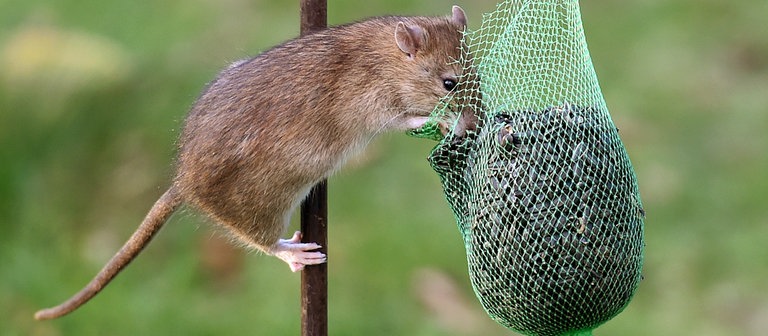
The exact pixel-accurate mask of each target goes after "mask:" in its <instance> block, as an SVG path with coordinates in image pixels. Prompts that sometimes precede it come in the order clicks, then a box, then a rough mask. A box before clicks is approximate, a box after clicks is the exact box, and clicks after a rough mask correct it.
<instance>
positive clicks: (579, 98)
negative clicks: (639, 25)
mask: <svg viewBox="0 0 768 336" xmlns="http://www.w3.org/2000/svg"><path fill="white" fill-rule="evenodd" d="M465 40H466V45H467V49H466V51H467V52H466V53H465V54H466V56H465V57H464V59H463V60H460V62H463V65H464V67H465V76H464V78H462V81H461V84H460V87H459V89H458V90H456V91H455V92H454V93H453V94H452V95H451V96H450V97H448V98H447V99H446V100H445V102H444V103H443V104H441V105H440V106H439V107H438V108H436V110H435V112H433V121H434V122H433V123H430V124H428V126H425V127H424V128H422V129H421V130H419V131H417V132H414V135H416V136H422V137H431V138H441V140H440V143H439V144H438V145H437V146H436V147H435V149H434V150H433V151H432V153H431V154H430V156H429V162H430V164H431V165H432V167H433V168H434V169H435V171H437V173H438V174H439V176H440V180H441V182H442V184H443V188H444V191H445V194H446V198H447V199H448V203H449V205H450V207H451V208H452V210H453V211H454V213H455V215H456V219H457V222H458V226H459V229H460V231H461V234H462V236H463V238H464V243H465V247H466V250H467V258H468V262H469V274H470V280H471V282H472V285H473V287H474V290H475V292H476V294H477V296H478V298H479V299H480V301H481V303H482V305H483V307H484V308H485V310H486V311H487V312H488V314H489V315H490V316H491V317H492V318H493V319H494V320H496V321H497V322H499V323H500V324H502V325H504V326H506V327H508V328H511V329H513V330H515V331H518V332H520V333H523V334H526V335H581V334H583V335H590V334H591V330H593V329H594V328H596V327H597V326H599V325H600V324H602V323H604V322H605V321H607V320H609V319H610V318H612V317H613V316H615V315H616V314H618V313H619V312H620V311H621V310H622V309H624V307H625V306H626V305H627V304H628V303H629V301H630V299H631V297H632V295H633V294H634V292H635V290H636V288H637V286H638V284H639V282H640V279H641V269H642V264H643V248H644V243H643V218H644V210H643V208H642V204H641V201H640V196H639V193H638V186H637V180H636V177H635V174H634V171H633V169H632V165H631V163H630V161H629V158H628V156H627V153H626V151H625V149H624V146H623V144H622V142H621V140H620V139H619V135H618V130H617V129H616V127H615V126H614V124H613V122H612V120H611V118H610V115H609V114H608V110H607V108H606V105H605V101H604V99H603V96H602V93H601V92H600V87H599V85H598V82H597V77H596V75H595V71H594V68H593V66H592V61H591V59H590V56H589V52H588V50H587V44H586V40H585V36H584V32H583V28H582V24H581V16H580V10H579V5H578V1H569V0H551V1H544V0H539V1H505V2H503V3H501V4H500V5H499V6H498V7H497V9H496V10H495V11H494V12H492V13H490V14H487V15H485V16H484V18H483V23H482V27H481V28H480V29H478V30H476V31H471V32H467V33H466V35H465ZM468 116H469V117H468ZM445 120H452V121H454V123H453V124H452V125H453V127H452V130H450V131H449V132H447V134H445V135H444V136H443V134H442V133H441V132H440V127H438V126H437V125H438V123H439V122H445ZM462 120H463V121H462ZM468 120H469V121H468ZM470 121H471V122H470ZM471 125H474V127H471Z"/></svg>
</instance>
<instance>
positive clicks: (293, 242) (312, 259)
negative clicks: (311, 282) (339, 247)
mask: <svg viewBox="0 0 768 336" xmlns="http://www.w3.org/2000/svg"><path fill="white" fill-rule="evenodd" d="M321 247H322V246H320V245H317V244H315V243H302V242H301V232H299V231H296V233H294V234H293V237H291V239H280V240H278V241H277V243H275V245H273V246H272V249H271V250H270V254H272V255H274V256H275V257H278V258H280V260H282V261H285V262H286V263H288V266H289V267H290V268H291V271H293V272H298V271H301V270H303V269H304V266H306V265H317V264H322V263H324V262H325V261H326V257H325V253H322V252H318V251H315V252H311V251H312V250H317V249H319V248H321Z"/></svg>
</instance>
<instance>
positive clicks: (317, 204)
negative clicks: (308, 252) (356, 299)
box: [301, 0, 328, 336]
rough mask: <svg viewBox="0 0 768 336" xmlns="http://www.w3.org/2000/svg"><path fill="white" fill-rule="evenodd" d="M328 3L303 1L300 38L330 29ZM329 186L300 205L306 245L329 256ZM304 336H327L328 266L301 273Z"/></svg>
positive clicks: (322, 184) (321, 185)
mask: <svg viewBox="0 0 768 336" xmlns="http://www.w3.org/2000/svg"><path fill="white" fill-rule="evenodd" d="M327 13H328V5H327V0H301V35H302V36H303V35H306V34H309V33H311V32H313V31H316V30H319V29H323V28H325V27H326V26H327V25H328V19H327V17H328V16H327ZM327 228H328V183H327V181H326V180H323V181H322V182H320V183H318V184H317V185H316V186H314V187H313V188H312V191H310V192H309V196H307V199H306V200H304V202H303V203H302V204H301V232H302V240H303V241H304V242H314V243H317V244H319V245H320V246H322V249H321V251H322V252H323V253H325V254H326V255H327V254H328V231H327ZM301 335H302V336H327V335H328V266H327V264H320V265H310V266H306V267H305V268H304V271H302V272H301Z"/></svg>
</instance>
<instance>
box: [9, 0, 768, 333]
mask: <svg viewBox="0 0 768 336" xmlns="http://www.w3.org/2000/svg"><path fill="white" fill-rule="evenodd" d="M298 2H299V1H264V0H262V1H256V0H252V1H246V0H218V1H213V0H188V1H162V0H161V1H144V2H136V1H125V0H116V1H83V0H57V1H51V0H25V1H19V0H17V1H13V0H11V1H10V2H9V1H7V0H6V1H3V2H1V3H0V335H40V336H47V335H171V334H174V335H297V334H298V333H299V323H298V322H299V314H300V311H299V279H300V277H299V275H298V274H293V273H290V272H289V270H288V268H287V267H286V266H285V265H284V264H282V263H281V262H279V261H277V260H276V259H275V258H271V257H266V256H263V255H260V254H256V253H247V252H245V251H243V250H241V249H237V248H232V247H230V246H229V244H227V240H228V239H227V238H222V235H221V234H220V233H218V232H217V231H216V229H214V228H212V226H211V225H210V224H209V223H208V222H207V221H206V220H205V219H204V218H201V216H199V215H196V214H195V212H194V211H193V210H190V209H187V210H185V211H182V212H180V213H179V214H177V215H176V216H174V217H173V218H172V220H171V221H170V222H169V223H168V225H167V226H166V228H165V229H164V230H163V231H162V232H161V233H160V235H159V236H158V238H157V239H156V240H155V241H154V242H153V243H152V244H151V245H150V246H149V247H148V248H147V250H145V252H144V253H143V254H142V255H141V256H140V257H139V258H138V259H137V260H136V261H135V262H134V263H133V264H132V265H131V266H130V267H129V268H128V269H127V270H126V271H125V272H124V273H123V274H121V275H120V276H119V277H118V278H117V279H116V280H115V281H114V282H113V283H112V284H111V285H110V287H109V288H108V289H107V290H105V291H104V292H103V293H102V294H100V295H99V296H98V297H96V299H94V300H93V301H92V302H90V303H89V304H87V305H85V306H84V307H83V308H82V309H80V310H79V311H77V312H76V313H74V314H73V315H70V316H68V317H66V318H63V319H60V320H55V321H47V322H36V321H34V320H33V319H32V314H33V312H34V311H35V310H37V309H38V308H42V307H47V306H50V305H54V304H57V303H59V302H60V301H62V300H64V299H65V298H67V297H69V295H71V294H73V293H74V292H75V291H76V290H79V289H80V288H81V287H82V286H83V285H84V284H85V283H86V282H87V281H88V280H90V278H91V277H92V276H93V275H94V274H95V273H96V272H97V271H98V270H99V268H100V267H101V266H102V265H103V263H104V262H105V261H106V260H107V259H108V258H109V257H110V256H111V255H112V254H113V253H114V252H115V251H117V249H118V248H119V247H120V245H121V244H122V243H123V241H124V240H125V239H127V237H128V236H129V235H130V233H131V232H132V231H133V230H134V229H135V227H136V226H137V225H138V223H139V222H140V221H141V219H142V218H143V217H144V215H145V213H146V211H147V210H148V209H149V207H150V206H151V205H152V203H153V202H154V201H155V199H156V197H158V196H159V195H160V194H161V193H162V191H163V190H164V189H165V188H166V187H167V185H168V182H169V180H170V178H171V174H172V171H173V155H174V150H175V147H174V146H175V139H176V137H177V135H178V132H179V128H180V126H181V122H182V120H183V118H184V115H185V113H186V111H187V108H188V107H189V106H190V105H191V104H192V102H193V101H194V99H195V97H196V95H197V94H198V92H199V91H200V90H201V89H202V88H203V86H204V85H205V83H206V82H207V81H209V80H211V79H212V78H213V77H214V76H215V75H216V73H217V71H218V70H219V69H221V68H222V67H224V66H226V65H227V64H228V63H229V62H232V61H235V60H237V59H240V58H244V57H248V56H250V55H255V54H257V53H259V52H260V51H262V50H265V49H266V48H268V47H270V46H272V45H275V44H277V43H280V42H281V41H284V40H286V39H289V38H292V37H294V36H295V35H297V33H298V29H297V26H298V20H299V19H298ZM452 4H454V3H453V2H446V1H439V0H420V1H412V0H407V1H406V0H388V1H368V2H365V3H363V2H360V1H352V0H343V1H336V0H331V1H329V22H330V23H331V24H340V23H344V22H349V21H353V20H358V19H361V18H363V17H367V16H374V15H382V14H392V13H397V14H409V15H447V14H448V13H449V12H450V5H452ZM458 4H459V5H461V6H463V7H464V9H465V10H466V12H467V14H468V16H469V20H470V28H476V27H478V26H479V24H480V19H481V13H483V12H489V11H491V10H492V9H493V8H494V6H495V2H494V1H488V0H484V1H477V0H473V1H464V2H458ZM582 11H583V20H584V23H585V29H586V33H587V39H588V42H589V44H590V49H591V53H592V57H593V61H594V63H595V67H596V69H597V73H598V77H599V79H600V83H601V86H602V88H603V93H604V95H605V98H606V100H607V103H608V106H609V108H610V111H611V113H612V115H613V118H614V121H615V123H616V124H617V126H618V127H619V128H620V129H621V134H622V137H623V140H624V142H625V145H626V147H627V149H628V151H629V153H630V156H631V158H632V160H633V163H634V164H635V168H636V171H637V175H638V177H639V181H640V189H641V192H642V196H643V200H644V203H645V207H646V210H647V214H648V215H647V218H646V240H647V248H646V263H645V271H644V272H645V280H644V281H643V283H642V284H641V287H640V289H639V292H638V293H637V295H636V297H635V299H634V301H633V302H632V303H631V304H630V305H629V307H628V308H627V309H626V310H625V311H624V312H623V313H622V314H621V315H619V316H618V317H616V318H615V319H614V320H612V321H610V322H608V323H607V324H605V325H604V326H603V327H601V328H599V329H598V330H597V331H596V333H595V334H596V335H598V336H600V335H698V336H703V335H729V336H732V335H737V336H738V335H767V334H768V244H767V243H766V240H768V206H766V204H765V202H766V199H768V155H766V153H768V135H766V133H768V132H766V131H768V24H766V23H765V22H766V20H765V15H766V14H768V2H766V1H764V0H749V1H747V0H745V1H720V0H684V1H683V0H681V1H647V0H645V1H604V0H600V1H597V0H595V1H583V2H582ZM433 145H434V143H432V142H430V141H428V140H422V139H415V138H409V137H407V136H405V135H403V134H391V135H386V136H383V137H381V138H379V139H378V140H377V141H375V142H374V143H373V144H372V145H371V146H370V147H369V149H368V151H367V153H366V154H365V155H363V156H361V157H360V158H358V159H356V160H354V162H352V163H351V164H350V165H349V166H348V167H347V168H346V169H344V170H343V171H342V172H340V173H339V174H337V175H336V176H334V177H333V178H331V180H330V187H329V190H330V191H329V204H330V205H329V216H330V232H329V240H330V244H329V245H330V246H329V248H330V252H329V258H330V263H329V271H330V276H329V282H330V285H329V286H330V289H329V291H330V299H329V303H330V306H329V323H330V333H331V334H332V335H508V334H510V333H509V332H508V331H506V330H504V329H502V328H501V327H499V326H496V325H495V323H494V322H492V321H491V320H490V319H488V318H487V317H486V316H485V315H484V313H483V312H482V309H481V307H480V305H479V303H478V302H477V300H476V299H475V298H474V294H473V293H472V290H471V288H470V286H469V281H468V277H467V274H466V261H465V255H464V250H463V245H462V242H461V238H460V235H459V232H458V230H457V228H456V225H455V222H454V219H453V216H452V214H451V212H450V210H449V209H448V207H447V205H446V202H445V201H444V199H443V196H442V191H441V189H440V185H439V182H438V179H437V175H436V174H434V173H433V172H432V171H431V170H430V168H429V166H428V165H427V162H426V160H425V158H426V155H427V154H428V152H429V150H430V148H431V147H432V146H433Z"/></svg>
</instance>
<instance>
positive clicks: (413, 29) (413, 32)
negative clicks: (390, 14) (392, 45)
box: [395, 21, 424, 58]
mask: <svg viewBox="0 0 768 336" xmlns="http://www.w3.org/2000/svg"><path fill="white" fill-rule="evenodd" d="M395 42H396V43H397V47H398V48H400V50H401V51H402V52H404V53H406V54H408V57H410V58H413V57H414V56H416V52H418V51H419V50H420V49H422V48H423V47H424V31H423V30H422V29H421V27H419V26H406V25H405V23H403V22H402V21H400V22H398V23H397V27H396V28H395Z"/></svg>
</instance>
